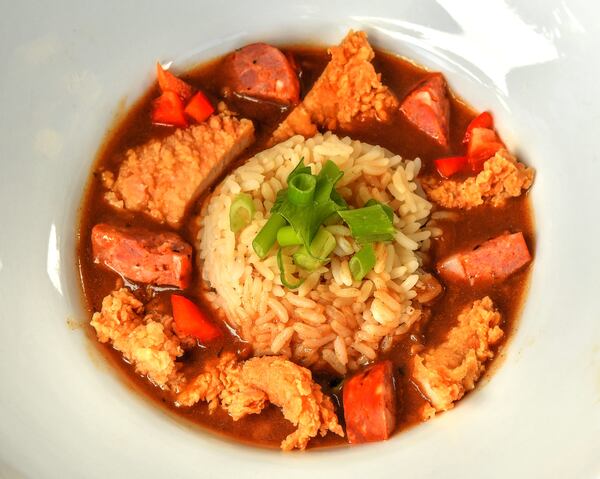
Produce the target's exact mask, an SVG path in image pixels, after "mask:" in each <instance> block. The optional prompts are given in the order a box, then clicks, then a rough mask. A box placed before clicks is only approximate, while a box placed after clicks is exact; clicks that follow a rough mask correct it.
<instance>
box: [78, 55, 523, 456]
mask: <svg viewBox="0 0 600 479" xmlns="http://www.w3.org/2000/svg"><path fill="white" fill-rule="evenodd" d="M284 52H285V53H289V54H292V55H293V56H294V58H295V60H296V62H297V64H298V66H299V67H300V69H301V75H300V84H301V95H302V96H303V95H304V94H305V93H306V92H307V91H308V90H309V89H310V87H311V85H312V84H313V83H314V81H315V80H316V79H317V78H318V76H319V75H320V73H321V72H322V70H323V69H324V67H325V65H326V64H327V62H328V60H329V56H328V54H327V51H326V50H325V49H315V48H305V47H293V48H288V49H285V50H284ZM220 63H221V61H220V59H219V60H215V61H212V62H209V63H207V64H204V65H201V66H199V67H198V68H196V69H194V70H192V71H191V72H189V73H187V74H186V75H184V76H183V77H182V78H184V79H185V80H186V81H188V82H189V83H190V84H192V85H194V86H195V87H197V88H198V89H200V90H202V91H204V92H205V93H206V94H207V96H208V97H209V98H210V99H211V100H212V101H213V102H214V101H215V100H217V99H221V95H220V91H221V88H222V78H221V75H220V70H219V67H220ZM373 63H374V66H375V69H376V70H377V71H378V72H380V73H381V74H382V82H383V83H384V84H385V85H387V86H389V88H390V89H391V90H392V91H393V92H394V93H395V94H396V96H397V97H398V98H404V97H405V96H406V95H407V93H408V92H410V91H411V89H412V88H413V87H414V86H415V85H416V84H417V83H419V81H420V80H421V79H423V78H424V76H425V75H427V73H428V72H427V71H426V70H424V69H422V68H420V67H418V66H415V65H414V64H413V63H410V62H408V61H406V60H404V59H402V58H399V57H396V56H394V55H391V54H388V53H384V52H381V51H376V57H375V60H374V62H373ZM157 95H158V87H157V86H154V87H152V88H151V89H150V90H149V91H148V92H147V93H146V94H145V95H144V96H143V97H142V98H141V99H140V100H139V102H138V103H137V104H136V105H135V106H134V107H132V108H131V110H130V111H129V112H128V113H127V115H126V116H125V117H124V118H123V119H122V120H120V121H119V122H117V124H116V125H115V126H114V127H113V129H112V130H111V131H110V133H109V135H108V137H107V139H106V142H105V144H104V146H103V148H102V149H101V151H100V154H99V156H98V158H97V161H96V163H95V165H94V174H93V176H92V177H91V179H90V181H89V185H88V187H87V191H86V195H85V200H84V202H83V207H82V210H81V217H80V225H79V249H78V260H79V270H80V274H81V281H82V285H83V293H84V298H85V303H86V306H87V308H88V310H89V312H90V315H91V314H92V312H93V311H99V310H100V308H101V303H102V298H103V297H104V296H106V295H107V294H109V293H110V292H111V291H112V290H113V289H114V288H115V283H116V281H117V279H118V275H117V274H116V273H114V272H112V271H110V270H107V269H105V268H103V267H101V266H99V265H97V264H95V263H94V261H93V256H92V248H91V241H90V232H91V229H92V227H93V226H94V225H95V224H97V223H103V222H108V223H111V224H115V225H127V226H143V227H145V228H149V229H152V230H156V231H166V230H169V227H168V226H166V225H163V224H158V223H156V222H154V221H153V220H151V219H149V218H148V217H146V216H144V215H143V214H138V213H133V212H128V211H125V210H123V211H117V210H115V209H113V208H112V207H110V206H109V205H108V204H107V203H106V202H105V201H104V199H103V194H104V189H103V186H102V184H101V181H100V178H99V171H100V170H103V169H108V170H112V171H116V170H117V168H118V162H119V161H120V159H122V153H123V152H124V151H125V150H126V149H127V148H130V147H133V146H136V145H139V144H142V143H144V142H145V141H147V140H149V139H151V138H156V137H161V136H164V135H167V134H170V133H171V132H172V131H173V129H172V128H169V127H164V126H155V125H153V124H152V123H151V121H150V115H149V112H150V109H151V102H152V100H153V99H154V98H155V97H156V96H157ZM227 102H228V105H229V107H230V108H231V109H233V110H234V111H237V112H239V113H240V114H241V115H242V116H244V117H246V118H249V119H251V120H253V122H254V125H255V128H256V136H257V141H256V142H255V144H254V145H252V147H251V148H250V149H249V150H248V151H246V152H245V153H244V154H243V155H242V157H241V158H239V159H238V160H237V163H236V164H235V165H232V168H233V167H235V166H237V165H239V164H241V163H243V161H244V160H245V159H246V158H248V157H250V156H252V155H253V154H254V153H255V152H257V151H260V150H262V149H264V148H265V144H266V141H267V139H268V137H269V135H270V134H271V132H272V131H273V129H274V128H275V127H276V126H277V125H278V124H279V122H280V121H281V120H282V119H283V118H284V117H285V115H286V114H287V111H286V109H285V108H282V107H280V106H279V105H276V104H273V103H269V102H264V101H256V100H249V99H239V98H238V99H230V100H228V101H227ZM450 105H451V112H450V146H451V152H452V153H453V154H464V146H463V145H462V143H461V140H462V136H463V134H464V131H465V129H466V127H467V125H468V123H469V122H470V121H471V120H472V119H473V118H474V116H475V114H474V112H473V111H472V110H471V109H470V108H469V107H468V106H467V105H465V104H464V103H463V102H462V101H461V100H460V99H458V98H456V97H454V96H452V95H451V96H450ZM335 133H337V134H338V135H345V134H350V135H351V136H352V137H353V138H355V139H357V140H361V141H365V142H368V143H371V144H378V145H381V146H384V147H385V148H388V149H389V150H390V151H392V152H393V153H396V154H400V155H402V156H403V157H405V158H414V157H420V158H421V159H422V160H423V165H424V166H423V171H425V172H431V171H433V170H432V162H433V159H435V158H438V157H440V156H448V152H447V151H443V150H442V148H441V147H440V146H439V145H438V144H437V143H435V142H434V141H432V140H431V139H430V138H429V137H427V136H426V135H425V134H424V133H422V132H421V131H420V130H418V128H417V127H415V126H414V125H413V124H411V123H410V122H409V121H408V120H406V119H405V118H404V116H403V115H402V114H401V113H400V112H399V111H398V113H397V114H394V116H393V117H392V119H391V121H389V122H387V123H381V122H377V121H373V122H363V123H360V124H357V125H354V126H353V128H352V132H351V133H348V132H344V131H336V132H335ZM200 203H201V200H200V201H198V202H197V205H196V211H189V212H188V217H187V219H188V220H190V219H191V218H192V216H193V215H194V214H195V213H197V208H198V206H199V205H200ZM457 214H458V215H459V219H458V221H452V222H450V221H445V222H444V221H441V222H440V226H441V227H442V229H443V230H444V234H443V236H442V237H441V238H439V239H436V240H434V241H433V247H432V252H431V253H432V260H433V263H435V261H436V260H437V259H439V258H443V257H445V256H447V255H448V254H450V253H453V252H456V251H459V250H463V249H467V248H472V247H473V246H475V245H477V244H479V243H481V242H483V241H485V240H488V239H490V238H492V237H495V236H497V235H499V234H501V233H503V232H505V231H522V232H523V234H524V236H525V239H526V241H527V243H528V245H529V248H530V250H532V249H533V246H534V240H535V238H534V231H533V222H532V214H531V207H530V202H529V199H528V197H527V195H526V194H524V195H521V196H520V197H518V198H513V199H510V200H508V201H507V202H506V204H505V205H504V206H502V207H491V206H482V207H478V208H474V209H472V210H467V211H463V210H457ZM191 223H192V222H191V221H185V222H184V225H185V226H184V227H183V228H181V229H180V230H178V231H176V232H177V233H178V234H179V235H181V236H182V237H183V238H184V239H185V240H186V241H188V242H189V243H190V244H192V245H194V244H195V243H196V240H195V233H196V231H195V228H194V227H193V226H192V225H191ZM424 269H425V270H432V267H431V265H424ZM194 274H195V278H194V281H193V283H192V285H191V286H190V287H189V288H188V289H187V290H186V291H185V294H186V295H187V296H188V297H193V298H194V299H195V300H196V301H197V302H198V303H202V301H203V299H202V296H201V294H199V291H200V286H199V278H198V272H197V271H195V272H194ZM528 275H529V273H528V268H526V269H525V270H522V271H520V272H518V273H516V274H514V275H513V276H511V277H510V278H509V279H508V280H506V281H504V282H501V283H499V284H492V285H489V286H482V287H471V288H465V287H460V286H457V285H453V284H449V285H446V287H445V291H444V293H443V294H442V295H441V296H440V297H439V298H438V299H437V300H436V301H435V302H434V303H433V305H432V307H431V308H430V314H429V319H428V320H427V321H421V322H419V325H418V326H417V327H416V330H413V332H412V334H408V335H406V337H404V339H402V340H401V341H399V342H398V343H397V344H396V345H395V346H394V348H393V350H392V352H391V353H390V354H389V358H390V359H391V360H392V361H393V364H394V365H395V380H396V387H397V391H398V395H397V398H398V401H397V406H398V407H397V426H396V429H397V430H402V429H405V428H406V427H409V426H410V425H412V424H414V423H416V422H418V421H420V416H419V414H418V409H419V408H420V407H421V406H423V404H424V403H425V399H424V398H423V397H422V396H421V394H420V393H419V391H418V389H417V388H416V387H415V385H414V384H413V383H412V382H411V380H410V377H409V374H408V370H407V364H408V360H409V358H410V350H411V347H412V346H414V345H415V344H417V343H421V344H424V345H425V346H428V345H434V344H436V343H438V342H440V341H441V340H443V338H444V335H445V334H446V333H447V331H448V330H449V328H451V327H452V326H453V325H454V324H455V321H456V317H457V315H458V314H459V312H460V311H461V309H462V308H463V307H464V306H465V304H467V303H469V302H471V301H473V300H475V299H479V298H481V297H483V296H485V295H489V296H490V297H491V298H492V300H493V301H494V303H495V304H496V306H497V307H498V308H499V310H500V311H501V312H502V317H503V324H502V328H503V329H504V330H505V332H507V333H508V334H506V335H505V338H506V337H509V336H510V331H511V330H513V329H514V325H515V322H516V320H517V317H518V314H519V309H520V305H521V303H522V300H523V297H524V295H525V292H526V289H527V279H528ZM127 284H128V285H129V286H130V287H132V288H133V289H135V290H136V294H138V295H139V296H140V298H143V299H145V300H150V301H152V302H153V304H154V306H156V308H158V309H163V310H164V311H165V312H170V303H169V301H168V299H169V295H170V292H172V291H173V290H174V289H171V288H157V287H152V286H146V285H142V284H139V285H138V284H134V283H131V282H127ZM504 341H506V339H504ZM101 347H102V348H103V350H104V351H105V353H106V354H107V355H108V356H109V357H110V358H111V361H112V362H113V363H114V364H116V365H118V367H119V368H120V369H121V370H122V372H123V373H124V374H125V375H126V376H127V378H128V379H129V380H130V381H131V382H132V384H134V385H135V387H136V388H137V389H139V390H141V391H143V392H144V393H145V394H146V395H147V396H148V397H149V398H150V399H151V400H153V401H155V402H156V403H158V404H159V405H161V406H163V407H165V408H168V409H169V410H170V411H172V412H173V413H175V414H177V415H179V416H181V417H183V418H185V419H187V420H189V421H192V422H194V423H197V424H200V425H202V426H205V427H207V428H209V429H210V430H213V431H215V432H218V433H222V434H225V435H227V436H230V437H234V438H236V439H238V440H243V441H247V442H250V443H254V444H261V445H267V446H273V447H278V446H279V443H280V442H281V441H282V439H284V438H285V437H286V436H287V435H288V434H289V433H291V432H292V431H293V430H294V427H293V425H292V424H291V423H289V422H288V421H286V420H285V419H284V418H283V415H282V414H281V412H280V410H279V409H278V408H276V407H275V406H268V407H267V408H266V409H265V410H263V412H262V413H261V414H255V415H249V416H246V417H244V418H242V419H241V420H239V421H233V420H232V419H231V418H230V417H229V416H228V414H227V412H226V411H224V410H222V409H220V408H217V411H216V412H215V413H214V414H212V415H210V414H209V413H208V408H207V404H206V403H204V402H201V403H198V404H197V405H195V406H194V407H192V408H181V409H179V408H177V407H175V406H174V405H173V398H172V396H171V394H170V393H165V392H163V391H161V390H160V389H159V388H156V387H154V386H153V385H152V384H151V383H150V382H149V381H147V380H146V379H145V378H143V377H140V376H138V375H137V374H136V373H135V372H134V370H133V368H132V367H131V366H130V365H129V364H128V363H127V362H126V361H124V360H123V359H122V357H121V354H120V353H118V352H117V351H115V350H113V349H112V347H111V346H110V345H109V344H107V345H101ZM500 347H501V346H500ZM223 350H234V351H236V352H237V353H238V354H239V355H240V357H241V358H246V357H249V356H250V354H251V351H250V348H249V346H247V345H246V344H244V343H243V342H242V341H240V339H239V338H238V337H237V336H235V334H234V333H233V332H232V331H230V330H227V331H226V335H225V337H224V339H222V340H220V341H218V342H217V343H215V344H213V345H211V346H210V347H209V348H203V347H198V348H196V349H195V350H193V351H192V352H188V353H186V354H185V355H184V356H183V357H182V358H181V359H180V361H181V362H182V363H183V364H184V366H183V371H184V373H186V374H188V375H191V374H193V373H194V372H195V371H197V370H198V369H199V367H200V366H201V365H202V363H203V362H204V360H205V359H206V358H208V357H211V356H214V355H216V354H219V353H220V352H221V351H223ZM314 376H315V379H316V380H317V382H319V383H320V384H321V386H322V387H323V390H324V392H325V393H328V394H331V395H333V396H334V403H336V405H337V406H338V408H337V409H338V413H340V412H341V408H340V407H339V406H340V398H339V397H338V393H337V391H338V390H339V387H338V386H339V382H340V378H338V377H337V376H335V375H330V374H327V373H315V375H314ZM340 416H342V415H341V414H340ZM340 421H343V417H340ZM344 442H345V439H344V438H340V437H338V436H335V435H333V434H328V435H327V436H326V437H325V438H320V437H317V438H314V439H313V440H312V441H311V443H310V447H315V446H322V445H331V444H338V443H344Z"/></svg>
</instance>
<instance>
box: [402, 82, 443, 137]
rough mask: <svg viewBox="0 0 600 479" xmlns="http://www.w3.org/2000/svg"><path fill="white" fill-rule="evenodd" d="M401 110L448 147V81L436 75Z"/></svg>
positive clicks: (403, 103) (419, 88)
mask: <svg viewBox="0 0 600 479" xmlns="http://www.w3.org/2000/svg"><path fill="white" fill-rule="evenodd" d="M400 110H401V111H402V113H404V115H405V116H406V118H408V120H409V121H411V122H412V123H413V124H414V125H415V126H417V127H418V128H419V129H420V130H421V131H423V133H425V134H427V135H428V136H430V137H431V138H432V139H434V140H435V141H436V142H437V143H439V144H440V145H441V146H443V147H445V148H447V147H448V134H449V132H448V125H449V118H450V102H449V101H448V88H447V86H446V79H445V78H444V76H443V75H442V74H441V73H434V74H433V75H431V76H429V77H428V78H427V79H426V80H425V81H423V82H422V83H421V84H420V85H418V86H417V87H416V88H415V89H414V90H413V91H412V92H411V93H410V94H409V95H408V96H407V97H406V98H405V99H404V101H403V102H402V105H400Z"/></svg>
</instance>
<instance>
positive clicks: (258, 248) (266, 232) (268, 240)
mask: <svg viewBox="0 0 600 479" xmlns="http://www.w3.org/2000/svg"><path fill="white" fill-rule="evenodd" d="M285 225H286V221H285V218H283V216H281V215H280V214H277V213H271V216H270V217H269V219H268V220H267V222H266V223H265V225H264V226H263V227H262V229H261V230H260V231H259V232H258V234H257V235H256V238H254V241H252V247H253V248H254V251H255V252H256V254H257V255H258V257H259V258H261V259H262V258H264V257H265V256H267V254H269V251H270V250H271V248H272V247H273V245H274V244H275V240H276V239H277V232H278V231H279V230H280V229H281V228H282V227H284V226H285Z"/></svg>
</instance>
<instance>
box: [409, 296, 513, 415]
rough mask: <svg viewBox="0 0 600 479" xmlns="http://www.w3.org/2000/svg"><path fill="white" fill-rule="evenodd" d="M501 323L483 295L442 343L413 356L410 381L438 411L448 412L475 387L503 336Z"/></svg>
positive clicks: (466, 310)
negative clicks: (411, 379)
mask: <svg viewBox="0 0 600 479" xmlns="http://www.w3.org/2000/svg"><path fill="white" fill-rule="evenodd" d="M500 321H501V316H500V313H499V312H498V311H497V310H496V308H495V307H494V304H493V303H492V300H491V299H490V298H489V297H488V296H486V297H484V298H483V299H481V300H477V301H474V302H473V304H472V305H470V306H467V307H466V308H465V309H464V310H463V311H462V312H461V314H460V315H459V316H458V324H457V325H456V326H455V327H453V328H452V329H451V330H450V332H449V333H448V336H447V337H446V340H445V341H444V342H443V343H442V344H440V345H439V346H437V347H435V348H432V349H430V350H429V351H426V352H425V353H424V354H422V355H421V354H417V355H415V356H414V358H413V360H412V378H413V381H414V382H415V384H417V386H418V387H419V389H420V390H421V392H422V393H423V394H424V395H425V396H426V397H427V398H429V401H430V403H431V405H432V406H433V407H434V408H435V409H436V410H437V411H446V410H448V409H451V408H452V407H453V405H454V402H455V401H458V400H459V399H460V398H461V397H463V396H464V394H465V393H466V392H467V391H470V390H471V389H473V388H474V387H475V383H476V382H477V380H478V379H479V377H480V376H481V375H482V373H483V372H484V370H485V363H486V362H487V361H489V360H490V359H492V358H493V357H494V352H493V351H492V350H491V348H492V347H493V346H494V345H495V344H496V343H498V341H500V339H501V338H502V336H503V334H504V333H503V331H502V329H501V328H500V326H499V324H500Z"/></svg>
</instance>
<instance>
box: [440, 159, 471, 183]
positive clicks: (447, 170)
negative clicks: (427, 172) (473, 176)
mask: <svg viewBox="0 0 600 479" xmlns="http://www.w3.org/2000/svg"><path fill="white" fill-rule="evenodd" d="M434 163H435V168H436V169H437V171H438V173H439V174H440V175H442V176H443V177H444V178H450V177H451V176H452V175H453V174H455V173H458V172H459V171H462V170H464V169H465V168H466V167H467V164H468V162H467V157H466V156H450V157H448V158H440V159H438V160H434Z"/></svg>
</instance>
